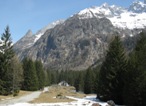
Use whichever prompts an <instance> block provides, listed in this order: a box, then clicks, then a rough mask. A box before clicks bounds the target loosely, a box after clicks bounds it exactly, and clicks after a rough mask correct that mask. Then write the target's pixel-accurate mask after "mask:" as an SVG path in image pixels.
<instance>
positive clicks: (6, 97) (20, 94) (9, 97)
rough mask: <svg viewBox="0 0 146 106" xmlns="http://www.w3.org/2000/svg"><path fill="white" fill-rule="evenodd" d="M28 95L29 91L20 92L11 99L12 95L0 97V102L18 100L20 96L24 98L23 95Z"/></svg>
mask: <svg viewBox="0 0 146 106" xmlns="http://www.w3.org/2000/svg"><path fill="white" fill-rule="evenodd" d="M30 93H31V92H30V91H22V90H20V92H19V94H18V96H15V97H13V95H8V96H3V95H0V100H6V99H12V98H19V97H21V96H24V95H27V94H30Z"/></svg>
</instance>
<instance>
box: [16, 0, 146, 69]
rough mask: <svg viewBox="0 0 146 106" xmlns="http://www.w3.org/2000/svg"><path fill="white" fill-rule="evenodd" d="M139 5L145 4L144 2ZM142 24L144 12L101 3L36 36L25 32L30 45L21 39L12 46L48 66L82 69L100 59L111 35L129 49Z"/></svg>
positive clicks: (24, 55)
mask: <svg viewBox="0 0 146 106" xmlns="http://www.w3.org/2000/svg"><path fill="white" fill-rule="evenodd" d="M140 5H141V6H142V5H144V6H145V4H144V3H143V4H142V3H140ZM133 6H135V5H133ZM130 8H132V5H131V7H130ZM133 8H134V7H133ZM145 26H146V13H145V12H144V11H141V12H138V13H136V12H132V10H128V9H125V8H122V7H118V6H115V5H113V6H109V5H108V4H107V3H105V4H103V5H102V6H100V7H91V8H87V9H84V10H82V11H80V12H79V13H77V14H74V15H73V16H72V17H69V18H68V19H67V20H65V21H63V22H61V23H59V24H57V25H55V26H54V27H52V28H46V30H45V31H44V30H40V31H39V32H38V33H37V34H36V35H37V36H38V37H34V36H31V37H32V38H31V37H30V36H27V35H26V36H24V38H29V40H32V41H29V40H28V41H29V43H30V44H31V43H32V42H33V44H32V45H31V46H27V45H28V44H29V43H26V42H27V40H23V38H22V39H21V40H20V41H18V42H17V43H16V44H15V45H14V48H15V50H16V53H17V54H18V56H19V58H20V59H23V58H24V57H30V58H32V59H33V60H41V61H42V62H43V64H44V65H45V66H46V67H49V68H52V69H60V70H61V69H64V70H83V69H87V68H88V67H89V66H91V65H93V64H95V63H97V62H98V63H100V62H101V61H102V60H103V58H104V56H105V51H106V49H107V47H108V43H109V42H110V41H111V39H112V38H113V36H115V35H119V36H121V38H122V40H123V42H124V44H125V46H126V47H127V49H128V50H131V49H132V47H133V46H134V41H135V35H137V34H138V33H140V31H141V29H143V28H145ZM42 32H43V33H42ZM28 35H32V34H31V33H30V34H28ZM33 37H34V38H33ZM132 39H134V40H132ZM23 41H24V43H23ZM128 42H131V43H132V45H130V44H129V43H128ZM19 45H21V46H20V47H19ZM23 46H24V47H25V49H23Z"/></svg>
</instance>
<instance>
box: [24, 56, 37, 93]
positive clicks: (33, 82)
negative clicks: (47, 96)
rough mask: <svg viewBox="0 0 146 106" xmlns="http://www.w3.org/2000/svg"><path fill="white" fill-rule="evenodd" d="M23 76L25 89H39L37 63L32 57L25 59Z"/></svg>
mask: <svg viewBox="0 0 146 106" xmlns="http://www.w3.org/2000/svg"><path fill="white" fill-rule="evenodd" d="M23 76H24V81H23V86H22V89H23V90H29V91H35V90H38V88H39V87H38V77H37V74H36V69H35V64H34V62H33V61H32V60H31V59H27V58H25V59H24V60H23Z"/></svg>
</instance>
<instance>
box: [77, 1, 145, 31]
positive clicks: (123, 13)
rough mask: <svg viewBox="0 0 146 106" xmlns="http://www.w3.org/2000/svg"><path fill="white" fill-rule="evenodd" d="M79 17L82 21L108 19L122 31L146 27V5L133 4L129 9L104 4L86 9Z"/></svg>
mask: <svg viewBox="0 0 146 106" xmlns="http://www.w3.org/2000/svg"><path fill="white" fill-rule="evenodd" d="M145 2H146V0H145ZM77 15H78V16H79V18H80V19H86V18H93V17H97V18H103V17H106V18H108V19H109V20H110V21H111V22H112V24H113V25H114V26H115V27H118V28H122V29H123V28H124V29H125V28H127V29H134V28H144V27H146V4H145V3H144V2H141V1H135V2H133V3H132V4H131V5H130V7H129V8H128V9H126V8H123V7H120V6H116V5H112V6H110V5H108V4H107V3H104V4H103V5H101V6H99V7H91V8H86V9H84V10H82V11H80V12H79V13H78V14H77Z"/></svg>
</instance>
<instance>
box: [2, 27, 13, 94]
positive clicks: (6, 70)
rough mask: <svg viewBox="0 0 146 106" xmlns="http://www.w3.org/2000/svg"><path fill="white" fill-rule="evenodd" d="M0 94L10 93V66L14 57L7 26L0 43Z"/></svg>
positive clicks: (11, 77) (11, 84)
mask: <svg viewBox="0 0 146 106" xmlns="http://www.w3.org/2000/svg"><path fill="white" fill-rule="evenodd" d="M0 42H1V43H0V94H3V95H8V94H11V91H12V86H13V83H12V79H13V75H12V73H13V72H12V70H11V69H10V64H11V62H12V58H13V57H14V51H13V49H12V48H13V46H12V40H11V34H10V30H9V27H8V26H7V27H6V29H5V32H4V33H3V34H2V36H1V41H0Z"/></svg>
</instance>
